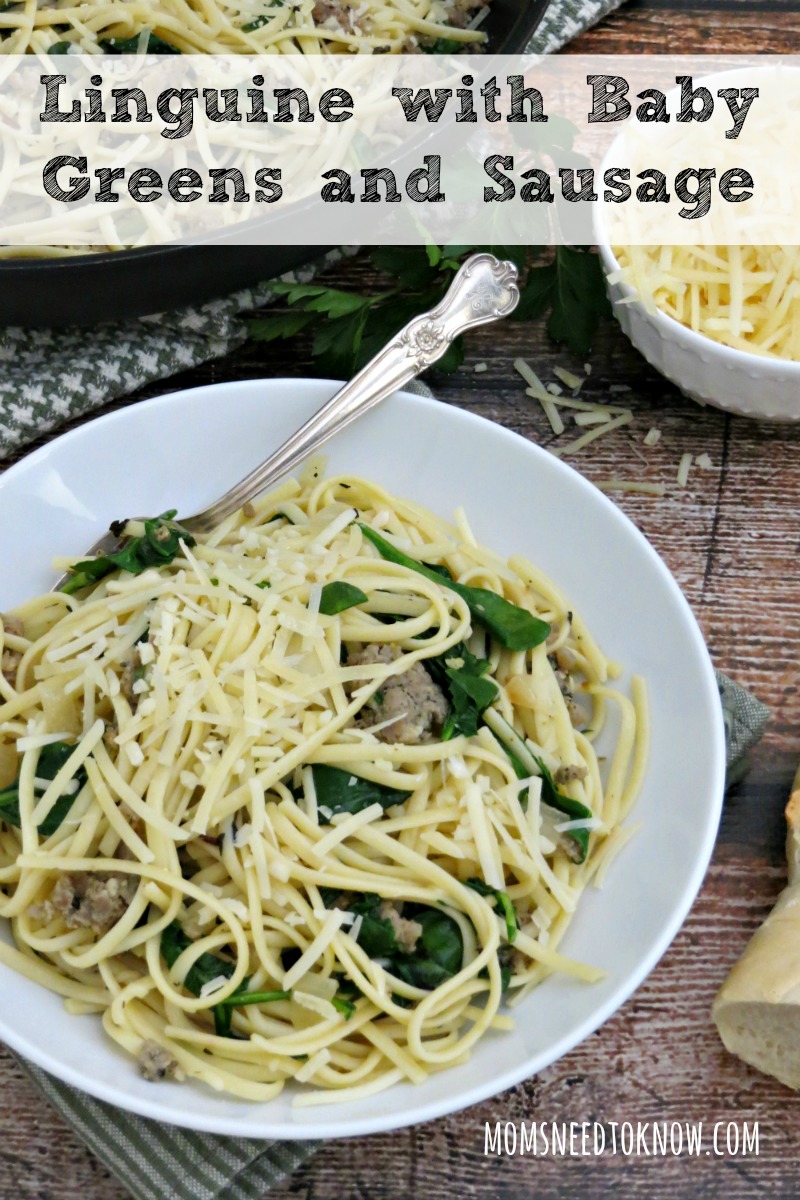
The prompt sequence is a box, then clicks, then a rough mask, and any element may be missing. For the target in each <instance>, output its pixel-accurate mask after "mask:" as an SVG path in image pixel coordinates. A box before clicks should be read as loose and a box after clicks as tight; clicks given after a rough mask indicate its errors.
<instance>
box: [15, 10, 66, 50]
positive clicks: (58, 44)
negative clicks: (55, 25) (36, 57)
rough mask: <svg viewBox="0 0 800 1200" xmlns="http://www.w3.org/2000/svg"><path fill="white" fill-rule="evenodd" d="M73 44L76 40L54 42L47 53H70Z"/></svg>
mask: <svg viewBox="0 0 800 1200" xmlns="http://www.w3.org/2000/svg"><path fill="white" fill-rule="evenodd" d="M2 11H3V10H2V9H0V12H2ZM73 45H74V42H54V44H53V45H52V46H50V48H49V49H48V51H47V53H48V54H69V52H70V49H71V47H72V46H73Z"/></svg>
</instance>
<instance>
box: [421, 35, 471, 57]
mask: <svg viewBox="0 0 800 1200" xmlns="http://www.w3.org/2000/svg"><path fill="white" fill-rule="evenodd" d="M463 49H464V43H463V42H459V41H457V40H456V39H455V38H437V39H436V41H435V42H431V43H430V45H428V46H422V45H421V46H420V50H421V51H422V53H423V54H459V53H461V52H462V51H463Z"/></svg>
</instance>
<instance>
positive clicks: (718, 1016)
mask: <svg viewBox="0 0 800 1200" xmlns="http://www.w3.org/2000/svg"><path fill="white" fill-rule="evenodd" d="M786 834H787V836H786V859H787V864H788V868H789V883H788V886H787V887H786V888H784V890H783V891H782V892H781V894H780V896H779V897H778V901H777V903H776V905H775V907H774V909H773V910H772V912H771V913H770V915H769V916H768V917H767V919H766V921H765V922H764V924H763V925H762V926H761V928H760V929H758V930H757V931H756V933H755V934H754V936H753V937H752V938H751V940H750V942H749V943H748V945H747V947H746V948H745V951H744V954H743V955H742V957H741V958H740V959H739V961H738V962H737V964H736V966H735V967H734V968H733V970H732V971H731V973H730V975H729V976H728V978H727V979H726V981H725V983H724V984H723V985H722V987H721V989H720V991H719V994H718V995H717V998H716V1000H715V1001H714V1005H713V1007H712V1010H711V1015H712V1017H713V1019H714V1022H715V1024H716V1026H717V1029H718V1031H719V1035H720V1037H721V1038H722V1040H723V1042H724V1043H725V1046H726V1048H727V1049H728V1050H730V1051H731V1053H733V1054H737V1055H738V1056H739V1058H742V1059H744V1061H745V1062H746V1063H750V1065H751V1066H753V1067H757V1068H758V1069H759V1071H764V1072H765V1073H766V1074H767V1075H774V1076H775V1078H776V1079H779V1080H780V1081H781V1083H785V1084H786V1085H787V1087H790V1088H796V1089H798V1088H800V771H798V773H797V775H796V776H795V781H794V785H793V790H792V795H791V797H790V799H789V803H788V804H787V806H786Z"/></svg>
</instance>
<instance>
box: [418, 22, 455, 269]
mask: <svg viewBox="0 0 800 1200" xmlns="http://www.w3.org/2000/svg"><path fill="white" fill-rule="evenodd" d="M463 49H464V43H463V42H458V41H456V39H455V38H437V39H436V41H435V42H431V43H430V44H429V45H427V46H420V50H421V51H422V53H423V54H459V53H461V51H463ZM436 249H438V246H437V247H436ZM431 265H432V266H435V265H436V264H431Z"/></svg>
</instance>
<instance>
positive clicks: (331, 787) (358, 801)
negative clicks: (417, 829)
mask: <svg viewBox="0 0 800 1200" xmlns="http://www.w3.org/2000/svg"><path fill="white" fill-rule="evenodd" d="M311 774H312V776H313V779H314V791H315V792H316V794H317V807H318V809H326V810H330V815H323V814H322V813H320V814H319V823H320V825H329V824H330V820H331V817H333V816H335V815H336V814H337V813H358V812H361V811H362V810H363V809H365V808H369V806H370V805H371V804H380V806H381V807H382V808H391V807H392V806H393V805H395V804H402V803H403V802H404V801H405V800H407V799H408V797H409V796H410V795H411V793H410V792H401V791H399V790H398V789H397V788H391V787H386V785H385V784H383V783H373V782H372V780H371V779H362V778H361V776H359V775H353V774H352V772H351V771H340V770H339V768H338V767H330V766H328V765H327V763H314V764H313V766H312V767H311Z"/></svg>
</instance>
